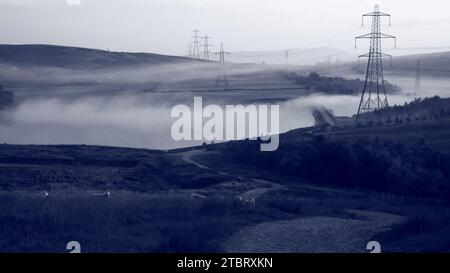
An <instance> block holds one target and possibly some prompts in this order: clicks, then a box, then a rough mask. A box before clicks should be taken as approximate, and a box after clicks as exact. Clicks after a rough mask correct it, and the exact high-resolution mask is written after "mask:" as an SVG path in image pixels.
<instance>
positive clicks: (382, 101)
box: [355, 5, 397, 125]
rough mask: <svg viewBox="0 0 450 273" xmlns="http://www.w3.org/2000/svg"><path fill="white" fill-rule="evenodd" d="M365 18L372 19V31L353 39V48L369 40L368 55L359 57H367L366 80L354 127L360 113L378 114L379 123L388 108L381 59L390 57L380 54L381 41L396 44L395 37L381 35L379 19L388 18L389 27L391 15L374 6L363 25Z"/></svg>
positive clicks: (367, 117)
mask: <svg viewBox="0 0 450 273" xmlns="http://www.w3.org/2000/svg"><path fill="white" fill-rule="evenodd" d="M365 17H372V31H371V33H369V34H365V35H362V36H358V37H356V38H355V47H356V41H357V40H358V39H370V49H369V53H368V54H364V55H361V56H359V57H367V58H369V60H368V62H367V69H366V80H365V82H364V90H363V92H362V95H361V100H360V102H359V107H358V113H357V115H356V120H355V125H357V124H358V121H359V119H360V116H361V114H362V113H365V112H373V111H374V112H378V122H380V123H381V110H383V109H386V108H387V107H388V106H389V104H388V99H387V92H386V86H385V82H384V74H383V57H391V56H390V55H387V54H383V53H382V52H381V40H382V39H385V38H391V39H394V41H395V47H396V44H397V42H396V41H397V40H396V37H395V36H392V35H387V34H384V33H381V18H382V17H388V18H389V25H390V24H391V15H389V14H386V13H383V12H380V10H379V6H378V5H375V9H374V11H373V12H371V13H367V14H364V15H363V17H362V21H363V25H364V18H365ZM366 119H367V120H366V121H367V122H369V114H366Z"/></svg>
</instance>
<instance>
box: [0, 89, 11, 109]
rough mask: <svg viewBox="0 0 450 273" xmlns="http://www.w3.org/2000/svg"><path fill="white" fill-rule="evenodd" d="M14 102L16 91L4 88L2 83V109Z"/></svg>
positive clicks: (0, 104)
mask: <svg viewBox="0 0 450 273" xmlns="http://www.w3.org/2000/svg"><path fill="white" fill-rule="evenodd" d="M13 102H14V93H13V92H11V91H8V90H5V89H4V88H3V85H1V84H0V109H2V108H4V107H6V106H8V105H11V104H13Z"/></svg>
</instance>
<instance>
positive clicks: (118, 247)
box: [0, 192, 281, 252]
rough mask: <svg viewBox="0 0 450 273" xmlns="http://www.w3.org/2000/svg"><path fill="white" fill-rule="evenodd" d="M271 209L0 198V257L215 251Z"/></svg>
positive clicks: (159, 198) (177, 201) (150, 200)
mask: <svg viewBox="0 0 450 273" xmlns="http://www.w3.org/2000/svg"><path fill="white" fill-rule="evenodd" d="M280 217H281V216H280V214H279V213H277V212H276V211H275V210H271V209H267V208H260V207H251V206H248V205H245V204H242V203H241V202H238V201H237V200H234V199H224V198H210V199H208V200H194V199H191V198H189V197H183V196H176V195H169V194H163V195H146V194H136V193H130V192H114V193H113V194H112V196H111V198H103V197H93V196H91V195H90V194H87V193H86V192H59V193H52V194H51V195H50V196H49V197H48V198H43V197H41V196H39V195H38V194H34V193H24V192H3V193H0V250H1V251H2V252H35V251H38V252H65V251H66V250H65V246H66V244H67V242H69V241H72V240H75V241H79V242H80V243H81V245H82V250H83V252H218V251H221V249H220V242H221V240H223V239H224V238H226V237H228V236H229V235H231V234H232V233H233V232H234V231H236V230H237V228H238V227H239V226H241V225H245V224H249V223H257V222H260V221H265V220H268V219H277V218H280Z"/></svg>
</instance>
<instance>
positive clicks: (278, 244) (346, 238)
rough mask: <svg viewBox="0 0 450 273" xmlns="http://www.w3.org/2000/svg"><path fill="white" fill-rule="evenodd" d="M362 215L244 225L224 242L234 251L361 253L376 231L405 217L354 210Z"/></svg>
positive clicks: (228, 250) (225, 245)
mask: <svg viewBox="0 0 450 273" xmlns="http://www.w3.org/2000/svg"><path fill="white" fill-rule="evenodd" d="M351 212H352V213H353V214H355V215H356V216H359V217H361V218H362V219H344V218H336V217H307V218H299V219H294V220H287V221H275V222H265V223H261V224H258V225H256V226H252V227H248V228H244V229H242V230H241V231H239V232H237V233H236V234H234V235H233V236H231V238H229V239H228V240H227V241H226V242H225V243H224V245H223V248H224V250H225V251H226V252H235V253H358V252H367V250H366V245H367V243H368V242H369V241H370V240H371V237H372V236H373V235H375V234H376V233H379V232H382V231H385V230H388V229H390V228H391V227H392V226H393V225H395V224H398V223H400V222H401V221H403V220H404V218H403V217H402V216H398V215H393V214H387V213H380V212H374V211H357V210H351Z"/></svg>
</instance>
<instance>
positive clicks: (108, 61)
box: [0, 45, 193, 69]
mask: <svg viewBox="0 0 450 273" xmlns="http://www.w3.org/2000/svg"><path fill="white" fill-rule="evenodd" d="M189 61H193V60H192V59H189V58H184V57H176V56H166V55H159V54H152V53H126V52H109V51H104V50H98V49H89V48H79V47H66V46H54V45H0V63H1V64H7V65H13V66H18V67H61V68H69V69H101V68H107V67H111V66H136V65H149V64H164V63H175V62H189Z"/></svg>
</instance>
